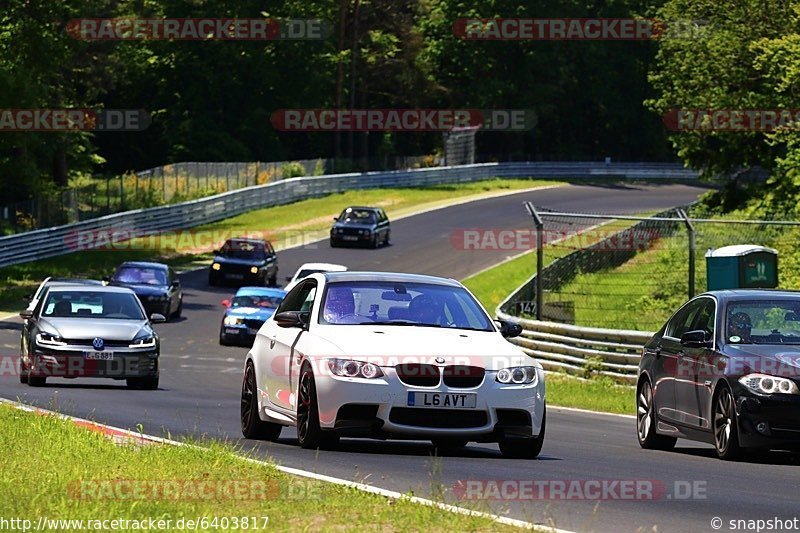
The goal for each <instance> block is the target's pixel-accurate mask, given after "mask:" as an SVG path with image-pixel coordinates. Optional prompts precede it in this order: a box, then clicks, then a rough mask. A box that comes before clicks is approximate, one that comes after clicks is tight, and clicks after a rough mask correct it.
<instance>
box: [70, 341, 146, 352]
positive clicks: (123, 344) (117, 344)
mask: <svg viewBox="0 0 800 533" xmlns="http://www.w3.org/2000/svg"><path fill="white" fill-rule="evenodd" d="M93 340H94V339H64V342H66V343H67V344H69V345H70V346H88V347H90V348H91V349H92V350H94V347H92V341H93ZM132 342H133V341H117V340H106V339H103V349H104V350H105V349H106V348H127V347H128V345H130V343H132Z"/></svg>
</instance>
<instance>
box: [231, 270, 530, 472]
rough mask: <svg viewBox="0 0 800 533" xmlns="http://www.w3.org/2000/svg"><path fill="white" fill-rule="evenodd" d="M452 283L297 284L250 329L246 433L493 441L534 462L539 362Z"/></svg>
mask: <svg viewBox="0 0 800 533" xmlns="http://www.w3.org/2000/svg"><path fill="white" fill-rule="evenodd" d="M520 332H521V328H520V327H519V326H518V325H516V324H512V323H509V322H497V323H495V322H493V321H492V320H491V319H490V317H489V315H488V314H487V313H486V311H485V310H484V308H483V307H482V306H481V305H480V303H478V301H477V300H476V299H475V297H474V296H472V294H470V292H469V291H468V290H467V289H466V288H465V287H464V286H463V285H461V284H460V283H459V282H457V281H455V280H452V279H444V278H437V277H431V276H420V275H412V274H393V273H384V272H327V273H320V274H313V275H311V276H309V277H307V278H305V279H303V280H301V281H300V282H299V283H298V284H297V285H296V286H295V287H294V288H293V289H292V290H291V291H290V292H289V293H288V294H287V295H286V298H285V299H284V300H283V302H282V303H281V305H280V306H279V307H278V309H277V310H276V312H275V314H274V315H272V317H271V318H269V319H268V320H267V321H266V322H265V323H264V325H263V326H262V327H261V329H260V330H259V332H258V335H257V336H256V340H255V343H254V345H253V348H252V349H251V350H250V352H249V353H248V354H247V358H246V361H245V368H244V379H243V382H242V406H241V422H242V433H243V434H244V436H245V437H247V438H252V439H268V440H276V439H277V438H278V436H279V435H280V432H281V429H282V427H283V426H296V427H297V436H298V440H299V442H300V445H301V446H302V447H304V448H330V447H333V446H335V445H336V444H337V443H338V441H339V437H341V436H348V437H373V438H380V439H386V438H391V439H417V440H420V439H425V440H427V439H430V440H431V441H433V443H434V445H436V446H437V447H440V448H458V447H462V446H464V445H466V444H467V443H468V442H470V441H476V442H498V443H499V445H500V450H501V451H502V452H503V454H504V455H506V456H510V457H522V458H533V457H536V456H537V455H538V454H539V452H540V451H541V448H542V443H543V442H544V434H545V386H544V374H543V372H542V367H541V365H540V364H539V363H538V362H537V361H536V360H534V359H533V358H531V357H529V356H528V355H526V354H525V353H523V352H522V351H521V350H520V349H519V348H517V347H516V346H514V345H513V344H511V343H509V342H507V341H506V340H505V339H504V337H513V336H515V335H519V333H520Z"/></svg>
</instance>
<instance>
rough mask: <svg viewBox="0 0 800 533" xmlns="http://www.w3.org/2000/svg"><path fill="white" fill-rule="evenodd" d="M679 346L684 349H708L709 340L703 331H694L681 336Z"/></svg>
mask: <svg viewBox="0 0 800 533" xmlns="http://www.w3.org/2000/svg"><path fill="white" fill-rule="evenodd" d="M681 346H684V347H686V348H708V347H709V346H711V340H710V339H709V338H708V333H706V332H705V331H704V330H702V329H696V330H693V331H687V332H686V333H684V334H683V335H681Z"/></svg>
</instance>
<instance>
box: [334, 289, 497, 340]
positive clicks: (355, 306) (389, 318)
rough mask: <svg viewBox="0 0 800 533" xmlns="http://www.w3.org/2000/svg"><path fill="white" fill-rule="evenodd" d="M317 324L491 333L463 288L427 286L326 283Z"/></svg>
mask: <svg viewBox="0 0 800 533" xmlns="http://www.w3.org/2000/svg"><path fill="white" fill-rule="evenodd" d="M320 322H322V323H327V324H351V325H352V324H376V323H380V324H396V325H414V326H428V327H446V328H459V329H472V330H480V331H493V328H492V324H491V321H490V320H489V317H487V316H486V313H485V312H484V311H483V310H482V309H481V307H480V305H479V304H478V302H476V301H475V299H474V298H473V297H472V296H471V295H470V294H469V292H467V291H466V290H465V289H464V288H462V287H449V286H444V285H435V284H430V283H398V282H378V281H358V282H356V281H352V282H338V283H330V284H328V286H327V288H326V290H325V296H324V302H323V305H322V311H321V315H320Z"/></svg>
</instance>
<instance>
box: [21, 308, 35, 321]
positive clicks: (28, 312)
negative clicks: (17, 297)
mask: <svg viewBox="0 0 800 533" xmlns="http://www.w3.org/2000/svg"><path fill="white" fill-rule="evenodd" d="M19 316H21V317H22V318H24V319H25V320H30V319H31V318H33V311H31V310H30V309H25V310H23V311H20V312H19Z"/></svg>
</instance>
